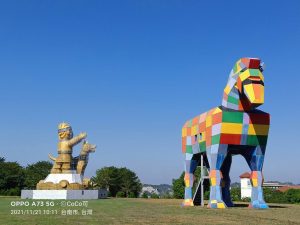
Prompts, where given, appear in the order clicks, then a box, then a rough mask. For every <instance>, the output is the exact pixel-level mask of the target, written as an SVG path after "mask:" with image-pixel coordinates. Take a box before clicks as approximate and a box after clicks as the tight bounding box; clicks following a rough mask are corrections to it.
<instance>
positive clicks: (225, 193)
mask: <svg viewBox="0 0 300 225" xmlns="http://www.w3.org/2000/svg"><path fill="white" fill-rule="evenodd" d="M231 162H232V155H231V154H228V155H227V156H226V158H225V160H224V162H223V165H222V167H221V172H222V175H223V178H222V181H221V186H222V197H223V201H224V202H225V204H226V206H227V207H233V205H234V204H233V202H232V200H231V195H230V182H231V180H230V176H229V172H230V167H231Z"/></svg>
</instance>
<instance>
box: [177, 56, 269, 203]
mask: <svg viewBox="0 0 300 225" xmlns="http://www.w3.org/2000/svg"><path fill="white" fill-rule="evenodd" d="M262 72H263V64H262V63H261V61H260V59H257V58H242V59H240V60H238V61H237V62H236V64H235V65H234V67H233V69H232V70H231V72H230V75H229V79H228V82H227V85H226V87H225V89H224V94H223V100H222V105H221V106H219V107H216V108H213V109H211V110H209V111H208V112H206V113H203V114H201V115H199V116H196V117H195V118H193V119H191V120H188V121H187V122H186V123H185V124H184V126H183V128H182V152H183V153H184V154H185V177H184V181H185V200H184V202H183V203H182V205H183V206H193V205H194V204H193V200H192V187H193V182H194V172H195V169H196V167H197V166H198V164H199V155H201V154H202V155H204V156H205V157H207V159H208V160H207V163H206V167H207V168H209V177H210V184H211V186H210V200H209V203H208V207H210V208H225V207H230V206H233V203H232V201H231V197H230V191H229V188H230V177H229V171H230V166H231V160H232V155H235V154H241V155H242V156H243V157H244V158H245V159H246V161H247V163H248V165H249V167H250V169H251V183H252V196H251V203H250V205H249V206H250V207H253V208H267V207H268V206H267V204H266V203H265V201H264V198H263V190H262V187H261V186H262V183H263V174H262V167H263V161H264V155H265V150H266V144H267V138H268V132H269V124H270V115H269V114H268V113H265V112H263V111H260V110H257V109H256V108H257V107H258V106H260V105H262V104H263V103H264V77H263V74H262Z"/></svg>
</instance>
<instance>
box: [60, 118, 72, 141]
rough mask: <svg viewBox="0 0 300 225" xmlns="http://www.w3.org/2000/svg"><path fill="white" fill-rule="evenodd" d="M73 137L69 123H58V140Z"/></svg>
mask: <svg viewBox="0 0 300 225" xmlns="http://www.w3.org/2000/svg"><path fill="white" fill-rule="evenodd" d="M72 137H73V131H72V127H71V126H70V124H68V123H65V122H62V123H60V124H59V125H58V138H59V140H69V139H71V138H72Z"/></svg>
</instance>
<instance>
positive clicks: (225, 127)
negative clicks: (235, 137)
mask: <svg viewBox="0 0 300 225" xmlns="http://www.w3.org/2000/svg"><path fill="white" fill-rule="evenodd" d="M242 130H243V124H238V123H222V125H221V133H222V134H242Z"/></svg>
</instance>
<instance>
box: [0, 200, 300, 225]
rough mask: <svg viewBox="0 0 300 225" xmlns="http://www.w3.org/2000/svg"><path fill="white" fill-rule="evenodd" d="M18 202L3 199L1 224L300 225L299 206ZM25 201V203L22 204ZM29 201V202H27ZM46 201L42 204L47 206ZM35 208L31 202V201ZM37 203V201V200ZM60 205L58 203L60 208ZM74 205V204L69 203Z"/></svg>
mask: <svg viewBox="0 0 300 225" xmlns="http://www.w3.org/2000/svg"><path fill="white" fill-rule="evenodd" d="M12 201H21V200H20V199H19V198H0V224H1V225H11V224H21V225H35V224H36V225H46V224H47V225H50V224H51V225H55V224H59V225H62V224H69V225H76V224H88V225H93V224H230V225H233V224H256V225H258V224H272V225H274V224H280V225H282V224H300V205H288V204H270V206H271V208H270V209H267V210H255V209H249V208H247V207H246V206H247V204H245V203H239V207H235V208H230V209H223V210H222V209H219V210H216V209H207V208H201V207H189V208H181V207H180V203H181V200H174V199H104V200H89V201H88V207H87V208H85V207H61V206H53V207H46V206H43V207H32V206H30V207H13V206H11V202H12ZM22 201H24V200H22ZM26 201H27V200H26ZM46 201H47V200H43V202H44V204H45V203H46ZM28 202H29V204H32V200H28ZM35 202H37V200H35ZM60 202H61V201H55V204H57V205H58V204H60ZM70 202H74V201H70ZM19 209H23V210H30V209H37V210H42V213H43V210H47V209H54V210H57V212H58V214H59V215H11V210H19ZM62 209H78V210H79V212H80V213H81V209H92V210H93V212H92V215H85V216H84V215H65V216H64V215H61V210H62Z"/></svg>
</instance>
